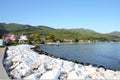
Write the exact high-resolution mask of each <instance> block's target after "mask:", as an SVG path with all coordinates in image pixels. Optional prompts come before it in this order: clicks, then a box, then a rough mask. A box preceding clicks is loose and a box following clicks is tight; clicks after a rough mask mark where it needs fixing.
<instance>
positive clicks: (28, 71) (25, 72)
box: [20, 69, 31, 76]
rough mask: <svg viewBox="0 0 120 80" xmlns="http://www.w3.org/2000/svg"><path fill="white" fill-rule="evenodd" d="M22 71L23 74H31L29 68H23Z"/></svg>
mask: <svg viewBox="0 0 120 80" xmlns="http://www.w3.org/2000/svg"><path fill="white" fill-rule="evenodd" d="M20 72H21V74H22V76H28V75H30V74H31V72H30V70H28V69H21V70H20Z"/></svg>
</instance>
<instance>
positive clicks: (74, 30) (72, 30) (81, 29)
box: [69, 28, 98, 34]
mask: <svg viewBox="0 0 120 80" xmlns="http://www.w3.org/2000/svg"><path fill="white" fill-rule="evenodd" d="M69 31H71V32H75V33H80V34H98V33H97V32H96V31H94V30H90V29H84V28H80V29H77V28H76V29H69Z"/></svg>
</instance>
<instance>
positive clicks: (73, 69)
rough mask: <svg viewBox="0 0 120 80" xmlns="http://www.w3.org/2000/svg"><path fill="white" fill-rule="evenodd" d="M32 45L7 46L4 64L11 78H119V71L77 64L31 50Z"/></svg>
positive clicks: (20, 79) (51, 79)
mask: <svg viewBox="0 0 120 80" xmlns="http://www.w3.org/2000/svg"><path fill="white" fill-rule="evenodd" d="M33 47H35V46H32V45H18V46H10V47H8V50H7V53H6V55H7V56H6V58H5V59H4V65H5V68H6V71H7V73H8V75H9V76H10V78H11V79H19V80H24V79H34V80H37V79H38V80H39V79H50V80H53V79H58V80H61V79H120V71H113V70H109V69H104V68H102V67H100V68H98V67H94V66H92V65H82V64H77V63H74V62H72V61H68V60H63V59H61V58H58V57H57V58H55V57H54V56H51V57H50V56H49V55H45V54H43V53H45V52H40V53H41V54H39V53H38V52H35V51H33ZM31 48H32V50H31ZM49 74H51V75H52V76H51V75H49ZM101 74H102V75H101Z"/></svg>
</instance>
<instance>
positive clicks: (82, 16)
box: [0, 0, 120, 33]
mask: <svg viewBox="0 0 120 80" xmlns="http://www.w3.org/2000/svg"><path fill="white" fill-rule="evenodd" d="M0 23H18V24H29V25H33V26H38V25H46V26H49V27H52V28H56V29H59V28H66V29H71V28H85V29H92V30H95V31H97V32H100V33H109V32H112V31H120V0H0Z"/></svg>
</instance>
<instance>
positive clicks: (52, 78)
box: [40, 68, 61, 80]
mask: <svg viewBox="0 0 120 80" xmlns="http://www.w3.org/2000/svg"><path fill="white" fill-rule="evenodd" d="M60 73H61V72H60V69H57V68H55V69H53V70H50V71H47V72H46V73H44V74H43V75H42V76H41V77H40V79H41V80H45V79H47V80H58V78H59V76H60Z"/></svg>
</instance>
